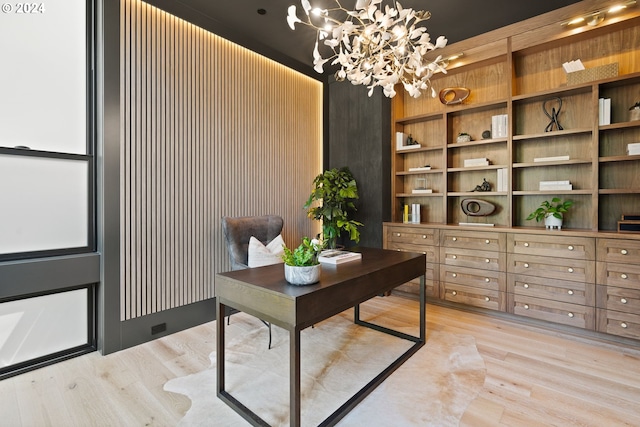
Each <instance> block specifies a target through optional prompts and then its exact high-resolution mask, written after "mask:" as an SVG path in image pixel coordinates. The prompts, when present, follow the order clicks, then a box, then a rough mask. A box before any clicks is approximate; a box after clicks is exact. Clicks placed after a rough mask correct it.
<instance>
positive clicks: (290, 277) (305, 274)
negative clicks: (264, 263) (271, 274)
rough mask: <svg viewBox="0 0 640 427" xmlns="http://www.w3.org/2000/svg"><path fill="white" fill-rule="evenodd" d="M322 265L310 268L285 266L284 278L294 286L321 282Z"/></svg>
mask: <svg viewBox="0 0 640 427" xmlns="http://www.w3.org/2000/svg"><path fill="white" fill-rule="evenodd" d="M321 269H322V268H321V266H320V264H318V265H312V266H309V267H296V266H293V265H287V264H285V265H284V278H285V279H286V280H287V282H289V283H291V284H292V285H310V284H312V283H316V282H317V281H319V280H320V271H321Z"/></svg>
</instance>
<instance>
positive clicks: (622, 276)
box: [620, 273, 629, 279]
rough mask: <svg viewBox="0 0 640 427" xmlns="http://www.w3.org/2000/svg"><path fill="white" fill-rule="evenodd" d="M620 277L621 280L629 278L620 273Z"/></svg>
mask: <svg viewBox="0 0 640 427" xmlns="http://www.w3.org/2000/svg"><path fill="white" fill-rule="evenodd" d="M620 277H621V278H623V279H627V278H628V277H629V276H627V275H626V274H624V273H622V274H621V275H620Z"/></svg>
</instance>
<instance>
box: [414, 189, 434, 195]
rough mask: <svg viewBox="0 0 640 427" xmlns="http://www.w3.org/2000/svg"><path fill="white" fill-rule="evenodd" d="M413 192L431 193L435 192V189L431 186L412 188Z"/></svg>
mask: <svg viewBox="0 0 640 427" xmlns="http://www.w3.org/2000/svg"><path fill="white" fill-rule="evenodd" d="M411 193H413V194H429V193H433V189H431V188H414V189H413V190H411Z"/></svg>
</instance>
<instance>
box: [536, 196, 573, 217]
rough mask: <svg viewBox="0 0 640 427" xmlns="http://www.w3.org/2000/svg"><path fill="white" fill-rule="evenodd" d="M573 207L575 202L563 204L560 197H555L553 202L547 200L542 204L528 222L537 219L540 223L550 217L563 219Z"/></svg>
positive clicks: (568, 201) (569, 201)
mask: <svg viewBox="0 0 640 427" xmlns="http://www.w3.org/2000/svg"><path fill="white" fill-rule="evenodd" d="M571 206H573V201H571V200H565V201H564V202H563V201H562V199H560V198H559V197H554V198H553V199H551V201H548V200H545V201H544V202H542V203H541V204H540V207H539V208H538V209H536V210H535V211H533V212H531V213H530V214H529V216H528V217H527V220H532V219H535V220H536V222H540V221H543V220H544V219H545V218H546V217H548V216H553V217H554V218H558V219H562V217H563V214H564V213H566V212H567V211H568V210H569V208H570V207H571Z"/></svg>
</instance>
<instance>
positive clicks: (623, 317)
mask: <svg viewBox="0 0 640 427" xmlns="http://www.w3.org/2000/svg"><path fill="white" fill-rule="evenodd" d="M598 331H600V332H605V333H607V334H612V335H618V336H621V337H627V338H634V339H640V315H638V314H631V313H623V312H620V311H613V310H604V309H598Z"/></svg>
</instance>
